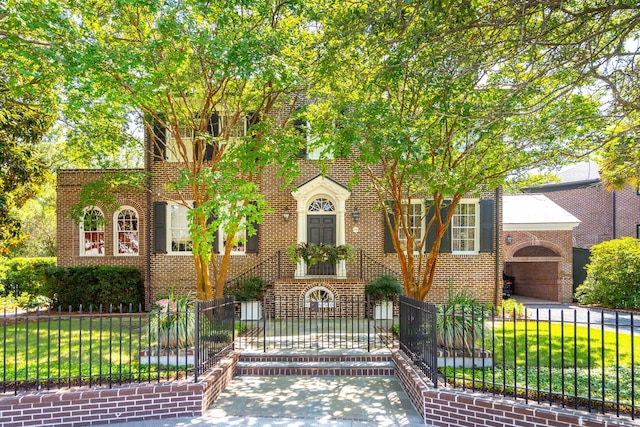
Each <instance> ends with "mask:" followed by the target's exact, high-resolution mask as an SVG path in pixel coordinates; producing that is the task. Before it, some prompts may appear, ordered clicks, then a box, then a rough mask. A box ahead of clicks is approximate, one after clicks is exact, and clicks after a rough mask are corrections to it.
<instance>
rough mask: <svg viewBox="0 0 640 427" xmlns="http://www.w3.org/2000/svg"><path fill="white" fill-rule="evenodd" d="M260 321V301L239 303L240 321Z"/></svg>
mask: <svg viewBox="0 0 640 427" xmlns="http://www.w3.org/2000/svg"><path fill="white" fill-rule="evenodd" d="M260 319H262V304H260V301H240V320H260Z"/></svg>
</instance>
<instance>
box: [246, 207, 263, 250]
mask: <svg viewBox="0 0 640 427" xmlns="http://www.w3.org/2000/svg"><path fill="white" fill-rule="evenodd" d="M251 204H252V205H256V202H251ZM252 225H253V228H254V229H255V230H256V233H255V234H254V235H253V236H247V253H248V254H257V253H258V243H259V240H258V235H259V234H260V229H259V227H258V225H259V224H258V223H257V222H254V223H253V224H252Z"/></svg>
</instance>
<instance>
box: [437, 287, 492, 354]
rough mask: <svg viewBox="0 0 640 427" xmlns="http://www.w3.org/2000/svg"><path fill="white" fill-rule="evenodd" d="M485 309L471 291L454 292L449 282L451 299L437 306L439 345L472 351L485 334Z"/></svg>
mask: <svg viewBox="0 0 640 427" xmlns="http://www.w3.org/2000/svg"><path fill="white" fill-rule="evenodd" d="M483 310H484V307H483V305H482V304H480V303H479V302H478V301H477V300H476V299H475V298H473V296H472V295H471V294H470V293H469V292H467V291H465V290H460V291H458V292H454V291H453V284H452V283H451V282H449V300H448V302H447V304H441V305H438V306H437V317H436V338H437V340H438V345H439V346H440V347H444V348H445V349H447V350H454V349H459V350H462V349H465V350H468V351H472V350H473V348H474V346H475V343H476V342H478V341H480V340H481V339H483V338H484V336H485V329H484V316H483Z"/></svg>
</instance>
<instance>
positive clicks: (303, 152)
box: [293, 119, 307, 158]
mask: <svg viewBox="0 0 640 427" xmlns="http://www.w3.org/2000/svg"><path fill="white" fill-rule="evenodd" d="M293 127H294V128H295V129H296V131H298V133H299V134H300V135H302V140H303V145H301V146H300V151H298V157H300V158H305V157H307V122H305V121H304V120H302V119H296V120H295V121H294V122H293Z"/></svg>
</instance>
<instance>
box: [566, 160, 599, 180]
mask: <svg viewBox="0 0 640 427" xmlns="http://www.w3.org/2000/svg"><path fill="white" fill-rule="evenodd" d="M556 176H557V177H558V178H560V182H561V183H562V182H580V181H594V180H599V179H600V172H599V168H598V164H597V163H596V162H594V161H593V160H589V161H588V162H582V163H578V164H576V165H572V166H570V167H568V168H567V169H564V170H562V171H560V172H558V173H557V174H556Z"/></svg>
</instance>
